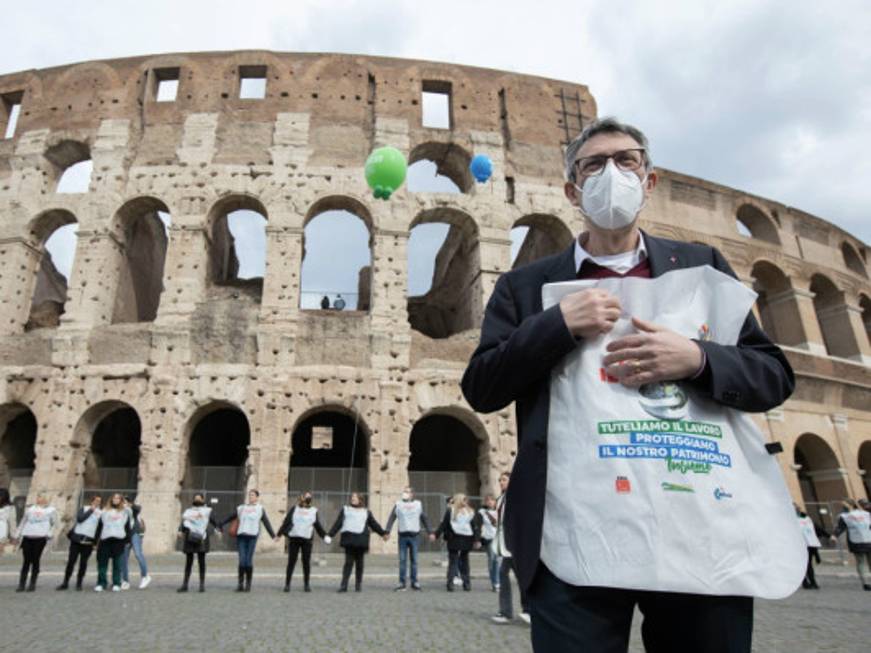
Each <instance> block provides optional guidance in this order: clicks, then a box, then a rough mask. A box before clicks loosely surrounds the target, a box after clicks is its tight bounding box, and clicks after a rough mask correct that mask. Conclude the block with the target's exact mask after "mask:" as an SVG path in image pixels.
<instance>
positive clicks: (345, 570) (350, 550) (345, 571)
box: [342, 546, 366, 589]
mask: <svg viewBox="0 0 871 653" xmlns="http://www.w3.org/2000/svg"><path fill="white" fill-rule="evenodd" d="M365 557H366V549H361V548H359V547H353V546H347V547H345V565H344V566H343V567H342V587H343V588H344V589H348V580H349V579H350V578H351V568H352V567H353V568H354V572H355V576H354V579H355V581H356V585H357V587H358V588H359V587H361V586H362V584H363V559H364V558H365Z"/></svg>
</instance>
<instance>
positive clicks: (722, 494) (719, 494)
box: [714, 487, 732, 501]
mask: <svg viewBox="0 0 871 653" xmlns="http://www.w3.org/2000/svg"><path fill="white" fill-rule="evenodd" d="M714 498H715V499H716V500H717V501H722V500H723V499H731V498H732V495H731V494H729V493H728V492H726V490H724V489H723V488H721V487H716V488H714Z"/></svg>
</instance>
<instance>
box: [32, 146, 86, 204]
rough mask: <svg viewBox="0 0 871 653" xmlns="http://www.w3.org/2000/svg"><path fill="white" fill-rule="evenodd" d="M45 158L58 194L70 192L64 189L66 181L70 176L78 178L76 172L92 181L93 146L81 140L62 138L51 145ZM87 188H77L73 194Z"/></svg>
mask: <svg viewBox="0 0 871 653" xmlns="http://www.w3.org/2000/svg"><path fill="white" fill-rule="evenodd" d="M43 156H44V157H45V159H46V160H47V161H48V162H49V164H50V178H51V180H52V182H53V183H54V187H53V189H54V190H55V191H56V192H70V191H69V190H68V189H63V185H64V179H65V178H66V179H69V178H70V175H74V176H76V171H77V170H78V171H80V172H83V173H86V176H87V179H90V176H91V168H92V167H93V165H92V164H91V168H88V164H89V163H90V162H91V146H90V145H89V144H88V143H87V142H85V141H80V140H75V139H72V138H61V139H58V140H57V141H56V142H55V143H53V144H52V145H50V146H49V147H48V148H47V149H46V150H45V152H44V153H43ZM86 190H87V188H86V187H85V188H84V189H82V188H77V189H76V190H74V191H72V192H84V191H86Z"/></svg>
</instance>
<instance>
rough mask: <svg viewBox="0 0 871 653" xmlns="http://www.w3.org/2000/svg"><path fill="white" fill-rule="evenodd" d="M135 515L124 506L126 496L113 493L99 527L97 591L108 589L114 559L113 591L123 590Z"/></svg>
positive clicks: (101, 516) (95, 589)
mask: <svg viewBox="0 0 871 653" xmlns="http://www.w3.org/2000/svg"><path fill="white" fill-rule="evenodd" d="M132 518H133V515H132V513H131V511H130V510H128V509H127V508H126V507H125V506H124V497H122V496H121V495H120V494H119V493H117V492H116V493H115V494H113V495H112V498H111V499H109V506H108V507H107V508H106V510H104V511H103V513H102V514H101V515H100V523H99V525H98V527H97V586H96V587H95V588H94V591H96V592H102V591H103V590H104V589H106V585H107V577H106V573H107V571H108V570H109V561H110V560H111V561H112V591H113V592H120V591H121V574H122V569H123V565H124V547H125V546H126V544H127V541H128V540H129V539H130V532H131V530H132V528H133V524H132Z"/></svg>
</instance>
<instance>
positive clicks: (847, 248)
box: [841, 242, 868, 279]
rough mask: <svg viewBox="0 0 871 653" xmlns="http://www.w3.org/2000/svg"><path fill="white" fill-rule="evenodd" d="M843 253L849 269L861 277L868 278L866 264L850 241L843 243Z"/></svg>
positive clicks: (845, 263)
mask: <svg viewBox="0 0 871 653" xmlns="http://www.w3.org/2000/svg"><path fill="white" fill-rule="evenodd" d="M841 255H842V256H843V257H844V265H846V266H847V269H849V270H850V271H851V272H855V273H856V274H858V275H859V276H860V277H864V278H866V279H867V278H868V271H867V270H866V269H865V264H864V263H862V259H861V258H860V257H859V254H858V253H857V252H856V250H855V249H853V246H852V245H850V243H848V242H843V243H841Z"/></svg>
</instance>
